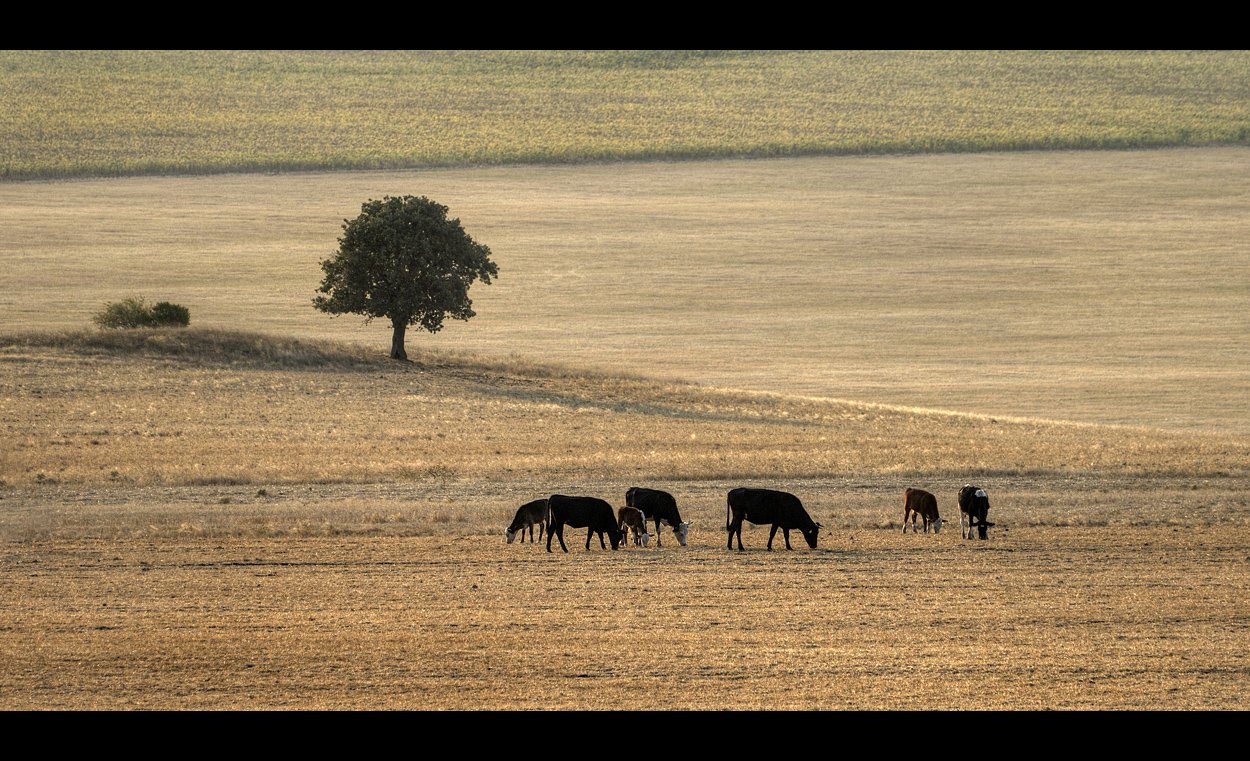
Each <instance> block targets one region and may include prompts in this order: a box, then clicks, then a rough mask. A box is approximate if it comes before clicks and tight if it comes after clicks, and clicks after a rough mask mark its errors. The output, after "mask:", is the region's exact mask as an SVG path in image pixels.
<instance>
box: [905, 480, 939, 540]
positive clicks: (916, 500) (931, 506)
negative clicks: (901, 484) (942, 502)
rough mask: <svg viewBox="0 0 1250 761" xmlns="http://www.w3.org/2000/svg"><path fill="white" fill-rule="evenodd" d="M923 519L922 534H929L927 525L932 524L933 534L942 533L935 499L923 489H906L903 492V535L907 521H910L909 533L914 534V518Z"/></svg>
mask: <svg viewBox="0 0 1250 761" xmlns="http://www.w3.org/2000/svg"><path fill="white" fill-rule="evenodd" d="M917 515H919V516H920V517H921V518H922V519H924V532H925V533H926V534H927V533H929V524H930V523H932V524H933V533H934V534H940V533H942V519H941V518H940V517H939V516H938V506H937V497H935V496H933V495H932V494H930V493H929V492H927V491H925V490H924V489H908V490H907V491H905V492H903V533H904V534H906V533H907V521H908V520H909V519H910V520H911V532H912V533H913V534H914V533H916V516H917Z"/></svg>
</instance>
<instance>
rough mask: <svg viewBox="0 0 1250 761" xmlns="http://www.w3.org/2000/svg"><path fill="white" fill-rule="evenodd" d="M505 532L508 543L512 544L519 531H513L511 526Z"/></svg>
mask: <svg viewBox="0 0 1250 761" xmlns="http://www.w3.org/2000/svg"><path fill="white" fill-rule="evenodd" d="M504 534H505V535H506V536H507V537H508V544H512V540H513V539H516V534H517V532H515V531H513V530H512V529H510V528H506V529H504Z"/></svg>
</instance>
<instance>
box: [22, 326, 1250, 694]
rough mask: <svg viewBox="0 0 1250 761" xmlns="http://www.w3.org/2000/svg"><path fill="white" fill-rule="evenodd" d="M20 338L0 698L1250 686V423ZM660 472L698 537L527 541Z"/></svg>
mask: <svg viewBox="0 0 1250 761" xmlns="http://www.w3.org/2000/svg"><path fill="white" fill-rule="evenodd" d="M228 339H230V340H228ZM231 340H233V342H234V343H231V342H230V341H231ZM249 342H250V344H251V345H252V346H255V347H259V348H258V349H257V352H256V354H257V356H256V357H254V358H252V359H247V360H232V359H230V356H240V355H241V354H243V350H242V349H241V348H240V344H244V343H249ZM0 343H3V345H4V348H3V350H0V368H3V373H0V382H2V383H3V385H2V386H0V398H2V399H3V400H4V405H3V407H0V413H2V414H0V420H2V422H3V425H4V426H5V430H6V439H5V447H4V449H3V450H2V453H3V455H4V459H3V461H2V463H0V464H2V465H3V467H4V470H3V475H2V476H0V478H3V480H4V485H3V487H0V538H2V539H3V544H2V545H0V599H3V600H4V605H3V606H2V607H0V663H3V664H4V668H3V669H2V670H0V707H4V708H10V709H17V708H41V709H48V708H110V709H112V708H427V709H443V708H448V709H450V708H479V709H485V708H518V709H520V708H551V709H555V708H639V709H654V708H661V707H662V708H692V709H693V708H703V709H706V708H711V709H721V708H743V709H745V708H881V709H889V708H917V709H919V708H931V707H941V708H949V709H958V708H959V707H960V706H962V705H966V704H968V703H969V702H975V703H976V704H977V705H982V706H987V707H996V708H1160V709H1183V708H1240V707H1242V706H1243V705H1244V702H1245V699H1246V697H1247V695H1246V689H1247V685H1250V681H1248V680H1247V670H1248V669H1250V657H1248V656H1247V655H1246V653H1247V652H1248V651H1247V647H1246V645H1247V631H1246V629H1247V622H1248V621H1250V602H1247V601H1248V600H1250V595H1248V594H1247V592H1248V591H1250V589H1248V582H1250V579H1248V578H1247V576H1248V575H1250V571H1247V568H1248V567H1250V566H1248V565H1247V562H1246V561H1247V559H1248V558H1250V539H1248V538H1247V536H1248V535H1247V533H1246V524H1247V519H1248V518H1250V512H1247V505H1246V497H1245V495H1246V494H1247V493H1250V477H1248V475H1247V472H1246V467H1245V466H1246V463H1247V462H1250V449H1248V448H1250V443H1247V442H1246V440H1245V439H1244V437H1238V436H1232V435H1226V434H1200V433H1188V432H1166V431H1159V430H1155V429H1148V428H1126V427H1115V426H1095V425H1088V424H1062V423H1046V422H1040V421H1030V420H1019V419H1011V420H1007V419H1003V420H999V419H995V418H989V417H982V416H975V415H959V414H940V413H926V412H921V411H915V410H905V409H899V408H890V407H883V406H880V405H866V404H850V403H838V402H819V401H813V400H810V399H803V398H794V397H785V396H778V395H763V394H750V393H743V392H727V391H716V390H712V389H706V388H701V387H697V386H688V385H683V384H677V383H662V382H655V381H650V380H645V379H629V378H621V377H614V376H597V375H594V374H584V373H583V374H579V373H575V372H569V371H563V372H562V371H560V369H559V368H551V367H546V368H544V367H540V366H533V365H526V364H524V363H512V364H508V363H495V364H492V363H490V362H486V361H482V360H468V359H463V358H461V359H457V358H449V357H439V356H437V355H428V354H427V355H421V356H418V358H417V362H415V363H414V364H413V365H412V366H397V365H394V364H392V363H389V362H387V361H385V360H377V359H368V358H363V357H361V356H360V354H359V352H357V351H355V350H350V349H340V350H338V353H337V354H336V353H335V350H334V348H333V347H323V348H324V351H312V350H310V349H309V348H308V347H303V348H302V349H301V348H300V347H291V346H287V345H278V344H277V342H273V343H274V344H275V345H269V344H267V341H266V339H264V338H263V337H256V336H252V337H250V338H249V337H245V336H244V337H240V336H234V337H233V338H232V339H231V337H230V336H228V335H223V334H219V333H213V332H211V331H195V330H194V329H193V330H192V331H191V332H189V333H177V332H174V333H154V334H150V335H148V336H147V337H146V338H142V337H140V338H139V339H137V340H136V341H133V342H130V341H128V340H123V339H120V338H117V339H115V338H109V339H107V340H105V339H100V340H99V341H94V342H93V341H92V340H90V339H88V338H85V337H83V336H73V335H64V336H60V337H55V336H54V337H44V338H42V339H38V340H35V339H21V340H17V339H13V338H6V339H5V340H4V341H3V342H0ZM179 346H181V347H184V348H188V349H190V351H175V348H176V347H179ZM222 346H226V347H231V348H230V349H229V351H228V352H227V351H225V350H214V348H213V347H222ZM104 347H112V348H111V349H109V348H104ZM119 347H121V348H119ZM124 347H130V348H124ZM135 347H139V348H135ZM142 347H147V348H146V349H145V348H142ZM279 349H283V350H284V351H285V354H283V353H282V352H280V351H279ZM215 351H216V353H215ZM274 357H277V358H274ZM966 480H973V481H976V482H977V483H978V484H980V485H982V486H984V487H986V488H987V489H989V491H990V494H991V498H992V503H993V508H992V510H991V518H992V519H993V520H995V521H996V522H997V523H998V526H996V527H995V528H994V529H992V534H991V539H990V540H989V541H988V542H979V541H973V542H964V541H961V540H960V539H959V535H958V531H957V527H953V526H950V525H948V527H947V530H946V531H944V532H943V533H942V534H941V535H938V536H932V535H930V536H925V535H921V536H915V535H911V534H908V535H906V536H903V535H902V534H900V533H899V530H898V522H899V520H900V519H901V517H902V516H901V509H902V504H901V503H902V491H903V489H904V488H905V487H906V486H909V485H910V486H921V487H925V488H929V489H931V490H932V491H934V492H935V493H936V494H937V495H938V500H939V505H940V507H941V508H942V510H943V514H944V515H945V516H946V517H947V518H948V519H949V518H953V517H955V516H954V503H953V499H954V493H955V491H956V490H957V488H958V486H959V485H960V484H962V483H963V482H964V481H966ZM631 485H653V486H661V487H663V488H667V489H670V490H671V491H673V493H674V494H675V495H676V496H677V498H678V500H679V504H680V505H681V507H682V511H683V517H684V518H686V519H688V520H692V521H693V522H694V525H695V528H694V533H693V538H692V541H691V544H690V546H689V547H686V548H681V547H678V546H676V543H675V541H674V540H673V538H672V537H671V535H669V536H668V537H667V541H665V546H664V547H663V548H662V549H657V548H648V549H645V550H643V549H633V548H629V549H624V550H621V551H618V552H615V553H613V552H611V551H607V552H604V551H602V550H600V549H599V548H598V543H597V542H595V543H593V544H592V550H591V551H590V552H586V551H585V550H584V549H583V544H582V543H583V542H584V540H585V535H584V534H582V533H581V532H578V531H575V530H570V531H569V532H568V533H567V534H566V540H567V541H568V543H569V545H570V549H571V552H570V553H569V554H568V555H564V554H563V553H559V552H558V549H557V553H556V554H551V555H549V554H547V553H546V552H545V551H543V549H542V548H541V547H540V546H534V545H529V544H526V545H511V546H509V545H507V544H505V542H504V538H503V536H502V533H503V528H504V526H505V525H506V524H507V522H508V520H509V519H510V517H511V515H512V512H513V511H514V510H515V508H516V506H517V505H519V504H520V503H522V502H524V501H528V500H529V499H532V498H534V497H538V496H543V495H545V494H548V493H550V492H552V491H560V492H565V493H589V494H595V495H599V496H602V497H604V498H607V499H609V500H610V501H612V502H613V503H614V504H620V503H621V501H622V498H623V494H624V491H625V489H626V488H628V487H629V486H631ZM738 485H758V486H772V487H778V488H784V489H787V490H790V491H793V492H794V493H796V494H799V495H800V496H801V498H802V499H803V500H804V502H805V504H806V505H807V507H808V508H809V510H810V511H811V512H812V514H813V516H814V517H815V518H816V519H817V520H819V521H821V522H822V523H824V524H825V525H826V526H827V527H828V530H827V531H826V532H825V533H824V535H823V536H822V538H821V545H820V547H819V548H818V549H817V550H816V551H811V550H809V549H807V548H806V547H805V546H804V545H803V544H802V542H801V541H799V542H798V547H799V548H798V549H795V550H794V551H791V552H787V551H784V550H781V549H780V548H781V547H782V544H781V539H780V537H779V538H778V540H777V541H778V544H777V547H778V550H777V551H774V552H772V553H768V552H766V551H765V549H764V545H765V543H766V541H767V529H766V527H759V528H754V529H750V528H748V530H747V531H745V532H744V542H745V544H746V546H747V548H748V551H747V552H745V553H741V554H739V553H737V552H730V551H727V550H726V549H725V532H724V528H723V527H724V520H725V518H724V516H725V507H724V499H725V493H726V491H727V490H728V489H729V488H732V487H734V486H738ZM796 539H797V538H796Z"/></svg>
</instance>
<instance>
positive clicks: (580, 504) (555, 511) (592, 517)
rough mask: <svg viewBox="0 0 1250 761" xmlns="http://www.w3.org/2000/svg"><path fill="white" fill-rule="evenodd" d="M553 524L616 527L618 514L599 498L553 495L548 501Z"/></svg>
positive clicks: (575, 526)
mask: <svg viewBox="0 0 1250 761" xmlns="http://www.w3.org/2000/svg"><path fill="white" fill-rule="evenodd" d="M547 506H548V507H549V508H550V510H551V521H552V523H563V524H566V525H569V526H572V527H573V528H586V527H588V526H592V525H593V526H596V527H599V526H612V527H615V526H616V514H615V513H614V512H613V511H612V506H611V505H609V504H608V503H607V502H605V501H604V500H602V499H599V498H598V497H566V496H564V495H563V494H552V495H551V496H550V497H549V498H548V499H547Z"/></svg>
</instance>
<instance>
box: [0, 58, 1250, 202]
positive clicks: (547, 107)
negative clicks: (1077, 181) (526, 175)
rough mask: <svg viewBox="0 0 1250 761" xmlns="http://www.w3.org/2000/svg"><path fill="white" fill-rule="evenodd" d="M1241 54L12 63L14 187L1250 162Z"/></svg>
mask: <svg viewBox="0 0 1250 761" xmlns="http://www.w3.org/2000/svg"><path fill="white" fill-rule="evenodd" d="M1248 58H1250V56H1247V53H1246V52H1245V51H1221V50H1211V51H534V50H530V51H506V50H505V51H237V50H228V51H211V50H210V51H177V50H173V51H151V50H146V51H130V50H121V51H116V50H113V51H110V50H95V51H29V50H17V51H0V92H3V93H4V94H5V108H4V109H3V110H0V179H12V178H32V177H70V176H79V177H81V176H91V175H95V176H101V175H118V174H128V175H141V174H161V173H170V172H179V173H197V172H222V171H268V170H275V169H278V170H281V169H286V170H292V169H349V168H356V169H362V168H363V169H379V168H388V167H392V168H394V167H418V166H454V165H466V164H479V165H488V164H500V163H550V162H584V161H605V160H606V161H616V160H629V159H632V160H637V159H648V158H710V157H725V156H773V157H775V156H794V155H814V154H859V153H915V152H922V153H933V152H943V151H953V152H961V151H986V150H1021V149H1025V150H1028V149H1046V150H1053V149H1057V148H1141V147H1149V146H1167V145H1173V146H1174V145H1211V144H1219V143H1225V144H1227V143H1233V144H1243V145H1244V144H1246V143H1247V141H1248V139H1250V138H1248V134H1250V98H1248V97H1247V96H1248V94H1250V87H1248V85H1250V66H1247V60H1248Z"/></svg>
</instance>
